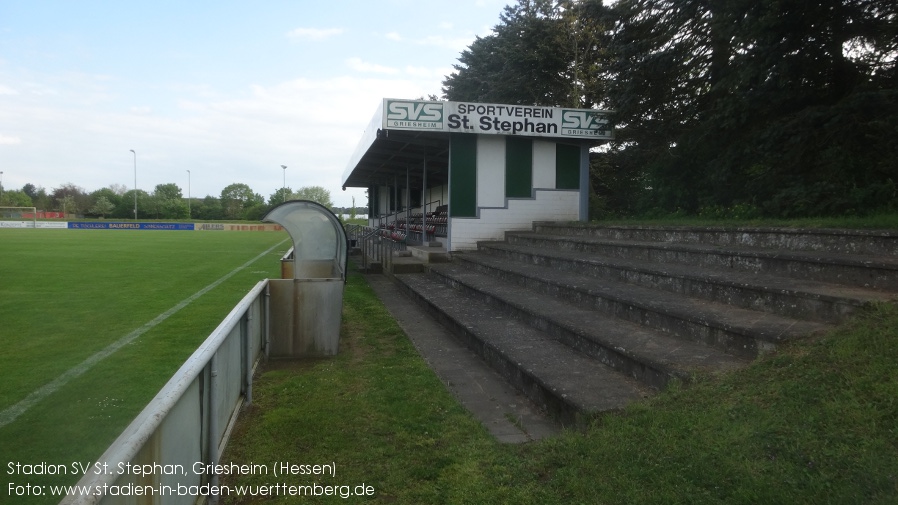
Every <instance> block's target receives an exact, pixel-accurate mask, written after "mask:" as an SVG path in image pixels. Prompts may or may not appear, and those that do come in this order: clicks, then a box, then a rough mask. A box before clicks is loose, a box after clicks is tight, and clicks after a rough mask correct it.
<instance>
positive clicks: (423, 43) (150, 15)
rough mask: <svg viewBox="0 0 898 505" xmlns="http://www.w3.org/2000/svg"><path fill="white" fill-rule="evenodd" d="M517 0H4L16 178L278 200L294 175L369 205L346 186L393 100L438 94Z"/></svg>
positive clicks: (2, 138) (4, 68) (8, 148)
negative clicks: (170, 187)
mask: <svg viewBox="0 0 898 505" xmlns="http://www.w3.org/2000/svg"><path fill="white" fill-rule="evenodd" d="M514 3H516V2H515V1H514V0H352V1H341V0H331V1H308V0H292V1H290V0H259V1H252V2H251V1H247V0H244V1H231V0H215V1H211V0H153V1H144V0H109V1H95V0H78V1H72V0H58V1H49V0H0V172H3V175H2V176H0V177H2V184H3V187H4V189H6V190H15V189H21V188H22V187H23V186H24V185H25V184H27V183H30V184H34V185H35V186H40V187H43V188H45V189H46V190H47V191H48V192H50V191H52V190H53V188H57V187H60V186H62V185H64V184H66V183H72V184H75V185H76V186H80V187H81V188H83V189H84V190H85V191H87V192H93V191H95V190H97V189H100V188H103V187H108V186H110V185H112V184H117V185H123V186H125V187H126V189H128V190H130V189H132V188H134V186H135V171H136V179H137V188H138V189H141V190H144V191H147V192H152V191H153V190H154V188H155V187H156V185H158V184H167V183H175V184H177V185H178V186H179V187H180V188H181V190H182V193H183V194H184V196H188V192H189V195H190V196H192V197H194V198H202V197H205V196H206V195H212V196H215V197H218V196H219V195H220V194H221V190H222V189H223V188H224V187H225V186H227V185H229V184H232V183H243V184H247V185H249V187H250V188H252V189H253V191H254V192H256V193H258V194H260V195H262V196H263V197H264V198H265V199H266V201H267V200H268V199H269V197H270V196H271V195H272V194H274V193H275V192H277V191H278V190H279V189H280V188H281V187H283V185H284V178H286V185H287V187H289V188H291V189H293V190H296V189H298V188H300V187H304V186H322V187H324V188H325V189H327V190H329V191H330V193H331V200H332V201H333V202H334V204H335V205H336V206H350V205H352V198H353V197H354V198H355V204H356V205H357V206H364V205H366V204H367V200H366V197H365V192H364V189H354V188H347V190H346V191H343V190H342V189H341V187H340V186H341V183H342V175H343V172H344V171H345V169H346V168H347V164H348V163H349V158H350V156H351V155H352V152H353V150H354V149H355V147H356V145H357V144H358V143H359V141H360V140H361V137H362V133H363V132H364V129H365V127H366V126H367V125H368V123H369V122H370V121H371V119H372V117H373V116H374V113H375V110H376V109H377V106H378V104H379V103H380V100H381V99H383V98H412V99H413V98H420V97H426V96H428V95H431V94H434V95H438V96H441V95H442V81H443V80H444V78H445V76H446V75H448V74H450V73H451V72H452V71H453V67H452V66H453V65H454V64H456V63H458V57H459V56H460V54H461V52H462V51H464V50H465V49H466V48H467V47H468V46H470V44H471V43H472V42H473V41H474V40H475V38H476V37H477V36H481V37H483V36H486V35H489V34H490V33H491V30H492V28H493V27H494V26H496V25H497V24H498V23H499V16H500V14H501V13H502V10H503V8H504V6H505V5H508V4H514ZM132 149H133V150H134V153H132V152H131V150H132ZM135 165H136V170H135ZM281 165H286V166H287V168H286V169H282V168H281ZM188 170H189V171H190V173H189V174H188V172H187V171H188Z"/></svg>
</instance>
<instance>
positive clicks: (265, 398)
mask: <svg viewBox="0 0 898 505" xmlns="http://www.w3.org/2000/svg"><path fill="white" fill-rule="evenodd" d="M341 346H342V347H341V351H340V354H339V356H337V357H336V358H334V359H330V360H308V361H294V362H273V363H271V364H270V365H269V367H268V369H267V371H265V372H264V373H263V374H262V375H261V377H260V378H259V379H258V381H257V382H256V385H255V386H254V388H255V389H254V394H255V404H254V405H253V406H252V407H251V408H250V409H249V410H248V411H247V412H246V414H245V415H244V416H243V417H242V419H241V421H240V423H239V426H238V432H237V434H236V435H235V437H234V438H233V439H232V441H231V443H230V446H229V448H228V451H227V453H226V454H225V458H224V462H231V461H234V462H239V463H248V462H255V463H258V464H263V465H269V466H270V465H273V464H274V463H276V462H282V461H290V462H293V463H303V464H306V463H308V464H315V463H330V462H335V463H336V466H337V471H336V477H335V478H332V477H330V476H318V477H312V476H293V477H278V478H275V477H273V476H272V475H267V476H265V475H256V476H242V477H239V478H235V477H233V476H231V477H229V478H228V479H225V483H228V484H250V483H252V484H261V485H273V484H280V483H284V484H294V485H311V484H313V483H316V482H317V483H319V484H320V485H350V486H355V485H358V484H361V483H365V484H366V485H370V486H372V487H373V488H374V489H375V496H374V498H366V499H368V500H372V501H373V502H378V503H404V504H406V503H407V504H413V503H415V504H417V503H445V504H457V503H478V504H479V503H483V504H493V503H515V504H518V503H523V504H528V503H532V504H556V503H557V504H571V503H584V504H593V503H612V504H616V503H752V504H755V503H790V504H791V503H840V504H842V503H896V502H898V374H896V373H895V369H896V364H898V307H895V306H892V305H883V306H877V307H875V308H872V309H870V310H869V311H867V312H865V313H864V314H862V315H860V316H859V317H857V318H856V319H855V320H853V321H852V322H850V323H848V324H845V325H843V326H842V327H840V328H839V329H838V330H836V331H835V332H833V333H832V334H829V335H827V336H825V337H822V338H818V339H816V340H814V341H805V342H801V343H797V344H795V345H791V346H786V347H783V348H782V349H780V350H779V351H778V352H777V353H775V354H772V355H769V356H766V357H764V358H761V359H759V360H758V361H757V362H755V363H754V364H753V365H752V366H750V367H748V368H747V369H744V370H741V371H738V372H734V373H731V374H729V375H726V376H723V377H721V378H720V379H719V380H715V381H713V382H705V383H699V384H694V385H692V386H690V387H689V388H677V387H673V388H671V389H669V390H668V391H666V392H663V393H661V394H659V395H658V396H656V397H654V398H652V399H649V400H647V401H645V402H644V403H639V404H636V405H633V406H632V407H630V408H628V409H626V410H625V411H623V412H621V413H618V414H613V415H607V416H605V417H603V418H601V419H599V420H597V421H596V422H595V424H594V425H592V426H591V427H590V428H588V429H587V430H585V431H582V432H581V431H576V432H565V433H563V434H562V435H561V436H558V437H555V438H552V439H548V440H543V441H540V442H534V443H530V444H527V445H523V446H509V445H501V444H499V443H497V442H495V441H494V440H493V439H492V438H491V437H490V436H489V435H488V433H487V432H486V431H485V430H484V429H483V428H482V427H481V426H480V425H479V424H478V423H477V422H476V421H474V420H473V419H472V418H471V417H470V416H469V415H468V414H467V412H466V411H465V410H464V409H463V408H462V407H460V406H459V404H458V403H457V402H456V401H455V400H454V399H453V398H452V397H451V395H450V394H449V393H448V392H447V391H446V390H445V388H444V387H443V386H442V385H441V384H440V382H439V380H438V379H437V378H436V377H435V376H434V374H433V373H432V372H431V371H430V369H429V368H428V367H427V365H426V364H425V363H424V362H423V361H422V360H421V358H420V357H419V356H418V355H417V353H416V352H415V350H414V348H413V347H412V345H411V344H410V342H409V340H408V339H407V338H406V337H405V336H404V334H403V333H402V331H401V330H400V329H399V327H398V326H397V325H396V323H395V322H394V321H393V320H392V319H391V318H390V316H389V315H388V314H387V312H386V311H385V309H384V308H383V306H382V305H381V304H380V302H379V301H378V300H377V299H376V297H375V295H374V294H373V292H372V291H371V290H370V288H369V287H368V286H367V284H366V283H365V282H364V279H363V278H361V277H360V276H358V275H353V276H352V277H351V278H350V282H349V284H348V286H347V288H346V295H345V303H344V329H343V339H342V342H341ZM351 499H354V500H362V499H361V498H357V497H356V498H351ZM269 500H270V502H272V503H274V502H277V503H306V502H308V501H309V498H308V497H296V498H290V499H286V500H285V499H284V498H283V497H278V498H269ZM333 500H334V501H343V500H342V498H339V497H337V498H334V499H333ZM263 502H265V501H264V500H263V499H261V498H256V499H255V500H245V501H241V500H240V499H238V498H236V497H231V498H228V499H226V500H224V503H263Z"/></svg>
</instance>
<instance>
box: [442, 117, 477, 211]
mask: <svg viewBox="0 0 898 505" xmlns="http://www.w3.org/2000/svg"><path fill="white" fill-rule="evenodd" d="M449 164H450V167H449V214H450V215H451V216H452V217H477V135H472V134H469V133H453V134H451V136H450V140H449Z"/></svg>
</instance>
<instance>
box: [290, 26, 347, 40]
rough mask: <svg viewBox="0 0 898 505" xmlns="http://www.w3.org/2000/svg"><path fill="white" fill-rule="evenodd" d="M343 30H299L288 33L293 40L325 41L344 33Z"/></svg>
mask: <svg viewBox="0 0 898 505" xmlns="http://www.w3.org/2000/svg"><path fill="white" fill-rule="evenodd" d="M343 31H344V30H343V29H342V28H297V29H295V30H291V31H289V32H287V37H289V38H291V39H308V40H324V39H329V38H331V37H336V36H337V35H341V34H342V33H343Z"/></svg>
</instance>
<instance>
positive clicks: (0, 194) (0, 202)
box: [0, 172, 3, 205]
mask: <svg viewBox="0 0 898 505" xmlns="http://www.w3.org/2000/svg"><path fill="white" fill-rule="evenodd" d="M0 205H3V172H0Z"/></svg>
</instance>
